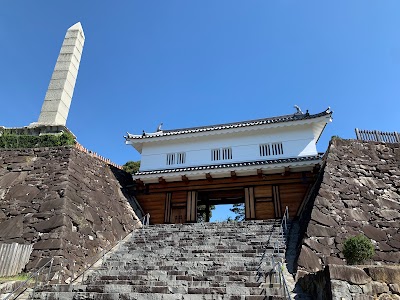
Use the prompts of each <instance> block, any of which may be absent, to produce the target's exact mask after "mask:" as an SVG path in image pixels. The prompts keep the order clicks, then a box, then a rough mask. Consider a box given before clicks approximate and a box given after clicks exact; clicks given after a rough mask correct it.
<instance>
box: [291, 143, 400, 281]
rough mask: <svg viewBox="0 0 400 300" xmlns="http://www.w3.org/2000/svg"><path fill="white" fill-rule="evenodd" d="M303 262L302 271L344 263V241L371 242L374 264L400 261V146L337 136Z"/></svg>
mask: <svg viewBox="0 0 400 300" xmlns="http://www.w3.org/2000/svg"><path fill="white" fill-rule="evenodd" d="M311 207H312V210H311V211H310V212H309V214H311V216H310V219H311V220H310V222H309V223H308V225H307V227H306V228H305V236H304V240H303V243H302V245H301V251H300V256H299V259H298V270H299V271H298V272H300V274H298V275H301V274H302V273H303V272H317V271H319V270H322V269H323V266H324V265H328V264H345V261H344V257H343V255H342V253H341V251H342V245H343V241H344V240H345V239H346V238H348V237H350V236H355V235H357V234H360V233H362V234H364V235H366V236H367V237H368V238H370V239H371V240H372V241H373V243H374V245H375V251H376V254H375V256H374V257H373V259H372V261H371V262H370V263H379V264H399V263H400V226H399V224H400V145H399V144H385V143H377V142H363V141H357V140H342V139H338V138H334V139H333V140H332V141H331V144H330V147H329V149H328V154H327V157H326V165H325V168H324V170H323V174H322V182H321V185H320V188H319V190H318V193H317V196H316V198H315V201H314V203H313V205H312V206H311Z"/></svg>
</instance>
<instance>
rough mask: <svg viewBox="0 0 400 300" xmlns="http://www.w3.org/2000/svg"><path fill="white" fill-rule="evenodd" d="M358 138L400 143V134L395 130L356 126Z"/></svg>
mask: <svg viewBox="0 0 400 300" xmlns="http://www.w3.org/2000/svg"><path fill="white" fill-rule="evenodd" d="M355 131H356V136H357V140H362V141H372V142H383V143H400V134H399V133H398V132H396V131H394V132H383V131H378V130H361V129H358V128H356V129H355Z"/></svg>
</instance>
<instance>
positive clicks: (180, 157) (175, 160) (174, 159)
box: [167, 152, 186, 166]
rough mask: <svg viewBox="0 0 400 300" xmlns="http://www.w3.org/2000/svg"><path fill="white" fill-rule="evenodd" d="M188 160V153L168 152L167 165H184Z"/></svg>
mask: <svg viewBox="0 0 400 300" xmlns="http://www.w3.org/2000/svg"><path fill="white" fill-rule="evenodd" d="M185 162H186V153H185V152H179V153H168V154H167V165H169V166H170V165H183V164H184V163H185Z"/></svg>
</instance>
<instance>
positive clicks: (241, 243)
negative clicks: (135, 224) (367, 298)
mask: <svg viewBox="0 0 400 300" xmlns="http://www.w3.org/2000/svg"><path fill="white" fill-rule="evenodd" d="M279 226H280V223H279V222H275V221H272V222H271V221H267V222H264V221H250V222H243V223H232V224H227V223H207V224H176V225H174V224H173V225H154V226H148V227H145V228H144V229H141V230H138V231H137V232H135V233H134V234H133V235H132V236H131V237H130V238H129V239H128V240H126V241H123V242H121V244H120V245H119V247H117V248H116V250H115V251H114V252H112V253H109V254H107V255H106V256H105V258H104V261H103V263H102V266H101V267H100V268H97V269H95V270H93V272H92V273H88V275H87V276H86V277H85V280H84V281H83V283H84V284H80V285H79V284H77V285H72V286H69V285H58V286H50V287H46V288H44V289H43V290H42V292H41V297H42V298H40V299H49V300H50V299H51V300H53V299H72V298H74V299H92V300H95V299H102V300H112V299H118V300H125V299H126V300H129V299H141V300H142V299H145V300H146V299H149V300H150V299H151V300H157V299H163V300H169V299H171V300H172V299H180V300H200V299H201V300H204V299H205V300H207V299H222V300H224V299H229V300H259V299H264V298H265V299H283V298H282V292H283V290H282V288H281V287H280V286H276V285H270V284H266V283H265V281H268V282H269V280H270V278H269V277H268V275H266V273H265V272H264V270H269V269H270V268H271V267H272V259H271V257H272V255H274V256H276V257H279V259H280V260H283V259H284V257H285V240H284V239H282V237H281V235H280V233H279ZM274 244H277V245H279V247H280V249H279V251H278V250H277V249H275V248H274ZM276 259H277V258H275V260H276ZM261 261H262V264H260V262H261ZM35 299H39V297H37V296H35Z"/></svg>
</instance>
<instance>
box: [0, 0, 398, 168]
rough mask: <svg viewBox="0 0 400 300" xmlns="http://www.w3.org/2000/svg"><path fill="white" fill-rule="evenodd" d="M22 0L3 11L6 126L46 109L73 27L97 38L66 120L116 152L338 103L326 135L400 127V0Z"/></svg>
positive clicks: (133, 156) (118, 158)
mask: <svg viewBox="0 0 400 300" xmlns="http://www.w3.org/2000/svg"><path fill="white" fill-rule="evenodd" d="M110 3H111V2H109V1H107V2H106V1H74V0H71V1H67V2H59V1H19V0H12V1H11V0H3V1H2V2H1V10H0V39H1V41H2V47H0V57H1V66H2V67H1V68H0V83H1V84H0V99H1V110H0V125H3V126H6V127H14V126H25V125H28V124H30V123H31V122H35V121H37V118H38V116H39V113H40V108H41V105H42V101H43V99H44V96H45V93H46V90H47V86H48V83H49V80H50V77H51V74H52V71H53V68H54V65H55V62H56V59H57V56H58V52H59V50H60V47H61V44H62V41H63V38H64V35H65V32H66V30H67V29H68V28H69V27H70V26H71V25H73V24H74V23H76V22H78V21H80V22H81V23H82V26H83V29H84V32H85V36H86V41H85V47H84V50H83V56H82V61H81V65H80V70H79V75H78V80H77V84H76V87H75V93H74V97H73V100H72V105H71V109H70V114H69V117H68V121H67V126H68V127H69V128H70V129H71V131H72V132H74V133H75V135H76V136H77V137H78V141H79V142H80V143H81V144H83V145H84V146H85V147H87V148H89V149H91V150H93V151H96V152H98V153H100V154H101V155H103V156H105V157H108V158H110V159H111V160H113V161H114V162H116V163H118V164H123V163H125V162H126V161H128V160H139V159H140V156H139V154H138V153H136V152H135V150H134V149H133V148H130V147H128V146H125V145H124V139H123V135H124V134H125V133H126V132H127V131H129V132H130V133H141V132H142V130H143V129H144V130H146V131H154V130H155V129H156V127H157V125H158V124H159V123H160V122H163V123H164V128H165V129H172V128H178V127H190V126H197V125H207V124H214V123H224V122H232V121H240V120H249V119H256V118H263V117H269V116H275V115H284V114H290V113H292V112H294V108H293V105H294V104H297V105H299V106H300V107H301V108H302V109H303V110H306V109H309V111H310V113H316V112H320V111H323V110H325V109H326V108H327V107H328V106H330V107H331V108H332V110H333V111H334V115H333V116H334V120H333V123H331V124H329V125H328V126H327V128H326V130H325V132H324V134H323V136H322V138H321V140H320V143H319V150H320V151H325V149H326V147H327V145H328V142H329V139H330V137H331V136H332V135H338V136H341V137H344V138H354V136H355V134H354V128H355V127H358V128H361V129H377V130H384V131H399V130H400V129H399V127H400V126H399V124H400V122H399V117H398V116H399V113H400V101H399V99H400V2H399V1H365V0H363V1H289V0H282V1H265V0H262V1H234V0H229V1H228V0H226V1H224V0H220V1H215V0H214V1H211V0H210V1H208V0H203V1H194V0H193V1H183V0H181V1H170V0H158V1H134V0H129V1H115V2H113V4H112V5H110Z"/></svg>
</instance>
